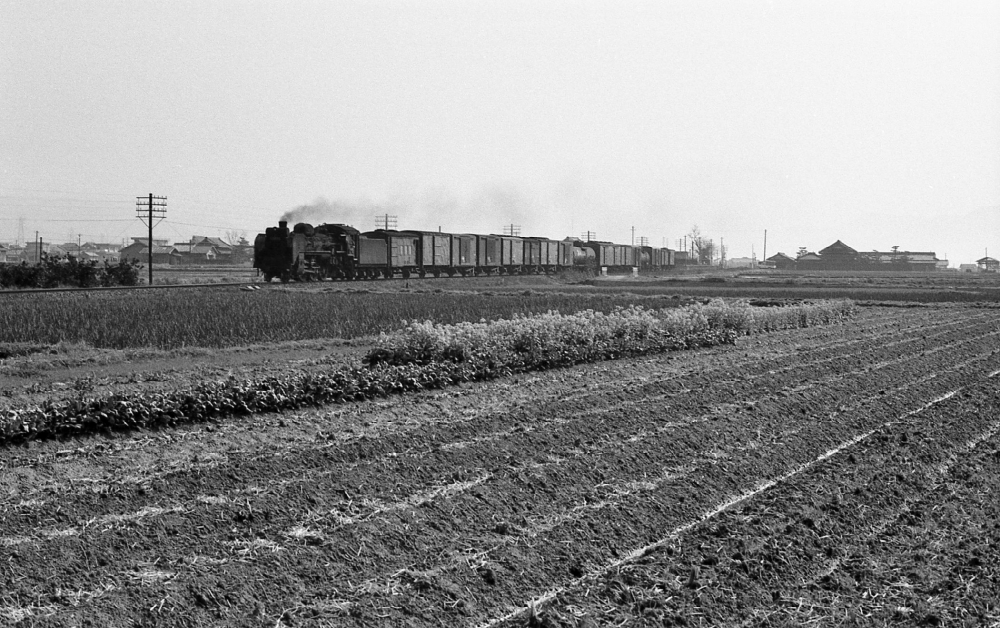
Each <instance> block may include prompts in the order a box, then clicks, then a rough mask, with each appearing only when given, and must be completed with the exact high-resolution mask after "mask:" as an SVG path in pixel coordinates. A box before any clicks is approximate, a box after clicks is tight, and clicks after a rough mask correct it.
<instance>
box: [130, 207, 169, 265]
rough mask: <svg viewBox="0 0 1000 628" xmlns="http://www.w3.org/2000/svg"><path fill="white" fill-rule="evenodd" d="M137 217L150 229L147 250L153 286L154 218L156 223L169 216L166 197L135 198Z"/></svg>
mask: <svg viewBox="0 0 1000 628" xmlns="http://www.w3.org/2000/svg"><path fill="white" fill-rule="evenodd" d="M135 199H136V200H135V216H136V218H138V219H139V220H141V221H143V222H144V223H145V224H146V226H147V227H149V240H147V241H146V249H147V250H148V251H149V285H153V217H154V216H155V217H156V218H157V221H156V222H159V221H160V220H163V219H164V218H166V216H167V197H166V196H153V195H152V193H150V194H149V196H148V197H147V196H137V197H135Z"/></svg>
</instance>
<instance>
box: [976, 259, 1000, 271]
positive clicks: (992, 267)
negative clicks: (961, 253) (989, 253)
mask: <svg viewBox="0 0 1000 628" xmlns="http://www.w3.org/2000/svg"><path fill="white" fill-rule="evenodd" d="M976 265H977V266H979V270H981V271H982V272H984V273H995V272H1000V262H998V261H997V260H995V259H993V258H992V257H983V258H980V259H977V260H976Z"/></svg>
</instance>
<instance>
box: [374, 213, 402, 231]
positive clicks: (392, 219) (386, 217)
mask: <svg viewBox="0 0 1000 628" xmlns="http://www.w3.org/2000/svg"><path fill="white" fill-rule="evenodd" d="M396 219H397V216H393V215H390V214H381V215H379V216H375V228H376V229H385V230H386V231H388V230H389V229H395V228H396Z"/></svg>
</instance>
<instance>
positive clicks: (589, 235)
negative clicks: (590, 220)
mask: <svg viewBox="0 0 1000 628" xmlns="http://www.w3.org/2000/svg"><path fill="white" fill-rule="evenodd" d="M580 237H581V238H583V239H584V240H586V241H587V242H590V241H591V240H596V239H597V232H596V231H584V232H583V233H581V234H580Z"/></svg>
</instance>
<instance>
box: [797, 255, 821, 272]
mask: <svg viewBox="0 0 1000 628" xmlns="http://www.w3.org/2000/svg"><path fill="white" fill-rule="evenodd" d="M795 267H796V268H797V269H798V270H820V269H825V268H826V267H825V266H824V265H823V258H822V257H820V256H819V255H817V254H816V253H813V252H812V251H808V252H806V253H803V254H802V255H799V256H798V257H797V258H796V259H795Z"/></svg>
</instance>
